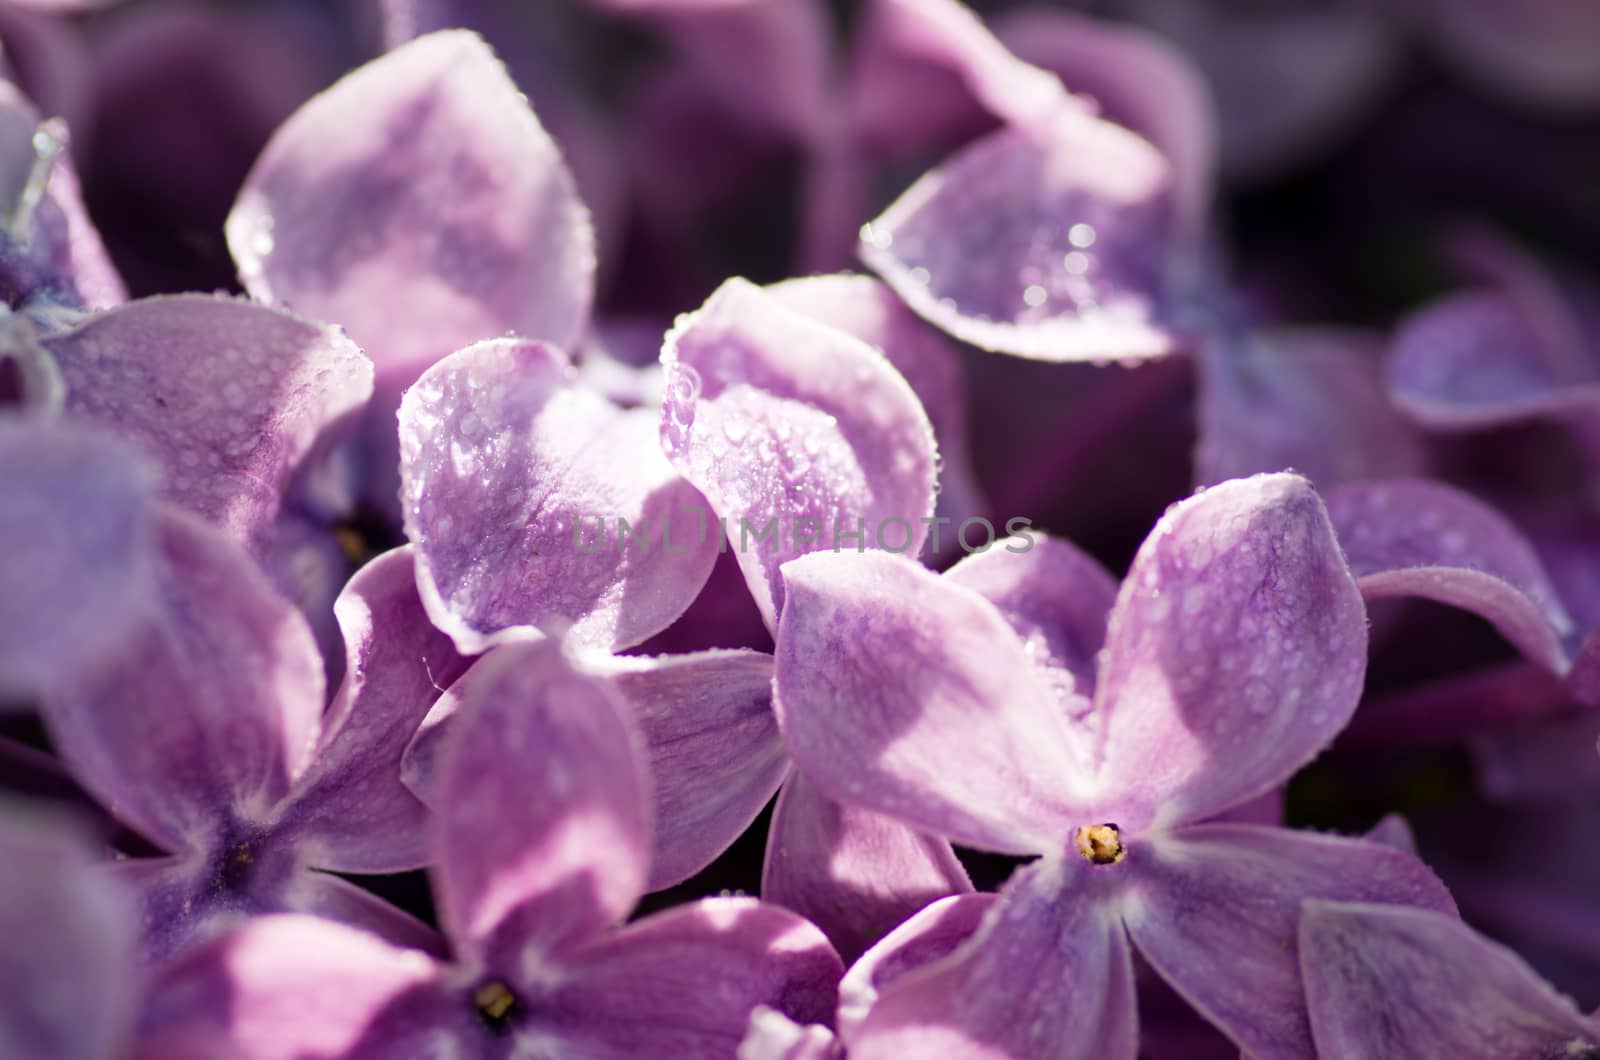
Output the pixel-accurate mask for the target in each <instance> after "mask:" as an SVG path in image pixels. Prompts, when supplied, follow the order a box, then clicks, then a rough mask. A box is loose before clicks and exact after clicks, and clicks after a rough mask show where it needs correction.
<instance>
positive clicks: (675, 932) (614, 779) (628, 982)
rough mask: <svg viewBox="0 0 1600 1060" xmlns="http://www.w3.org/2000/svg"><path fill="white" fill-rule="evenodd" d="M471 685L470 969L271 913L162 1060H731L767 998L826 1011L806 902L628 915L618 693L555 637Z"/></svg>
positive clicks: (623, 741) (177, 990) (463, 762)
mask: <svg viewBox="0 0 1600 1060" xmlns="http://www.w3.org/2000/svg"><path fill="white" fill-rule="evenodd" d="M474 677H475V683H474V685H473V687H472V691H471V692H470V693H469V702H468V703H467V704H466V716H465V717H464V718H463V721H462V724H461V725H460V726H459V727H458V728H457V730H456V733H455V735H454V737H453V745H452V747H451V750H450V752H449V755H448V759H449V761H448V765H447V766H446V767H445V775H444V778H443V797H442V799H441V802H440V805H439V813H438V815H437V817H436V818H435V823H434V826H433V829H432V832H431V840H430V842H431V846H432V851H433V858H432V860H433V862H434V881H435V893H436V898H437V900H438V902H439V906H440V911H441V916H442V919H443V922H444V925H445V930H446V932H447V934H448V935H449V937H450V940H451V944H452V949H453V960H452V962H451V963H448V964H443V963H438V962H435V961H433V960H431V959H430V958H427V957H425V956H424V955H422V954H420V953H415V952H411V953H404V952H402V951H397V950H394V949H392V948H390V947H387V946H383V945H381V944H379V943H377V942H376V941H372V940H364V939H360V938H358V937H356V936H354V935H353V934H351V933H350V932H349V931H348V930H346V929H341V928H338V927H336V926H333V925H325V924H321V923H316V922H307V921H303V920H291V919H276V918H269V919H264V920H260V921H257V922H255V925H254V926H252V927H249V928H247V929H245V931H244V932H241V933H239V934H237V935H234V936H232V937H230V938H224V939H220V940H218V941H217V942H216V943H214V944H212V945H211V946H209V947H207V948H204V949H201V950H198V951H195V952H193V953H192V954H191V955H190V956H189V957H188V958H187V960H186V961H185V963H184V965H183V967H182V968H181V970H179V971H178V972H177V973H176V974H175V975H174V976H173V977H172V979H171V981H170V984H169V986H168V987H167V988H166V989H165V990H164V991H163V992H162V993H161V994H159V995H158V996H156V997H155V998H154V999H153V1000H152V1002H151V1014H150V1016H149V1017H148V1019H147V1024H148V1025H149V1026H150V1027H151V1028H152V1035H153V1040H154V1041H156V1042H158V1043H162V1044H163V1045H165V1042H166V1041H167V1038H166V1037H165V1036H164V1035H163V1031H164V1030H165V1029H166V1028H171V1041H172V1047H171V1048H170V1049H169V1050H168V1051H167V1052H163V1053H161V1054H160V1055H164V1056H170V1057H174V1058H178V1057H189V1056H196V1057H198V1056H215V1055H217V1054H218V1052H226V1054H227V1055H230V1056H241V1057H246V1058H257V1057H266V1056H274V1057H276V1056H281V1055H286V1054H285V1053H284V1052H282V1051H281V1046H279V1045H278V1042H279V1041H280V1040H281V1038H282V1036H284V1035H285V1034H286V1033H287V1034H298V1035H312V1034H314V1035H316V1038H317V1041H318V1042H319V1043H321V1049H322V1050H323V1051H322V1052H321V1053H320V1055H327V1056H330V1058H331V1057H338V1058H349V1060H356V1058H366V1057H371V1058H375V1060H376V1058H380V1057H382V1058H389V1057H397V1056H423V1055H452V1056H465V1057H502V1056H503V1057H509V1056H513V1055H525V1054H527V1053H528V1052H530V1051H533V1050H540V1051H549V1050H553V1051H556V1052H573V1053H582V1054H583V1055H595V1056H622V1055H628V1054H637V1053H638V1051H639V1050H641V1049H642V1050H645V1053H644V1055H671V1056H675V1057H717V1056H727V1055H729V1054H730V1053H731V1052H732V1050H733V1048H734V1047H735V1045H736V1044H737V1042H738V1041H739V1039H740V1037H742V1036H743V1034H744V1032H745V1029H746V1023H747V1021H748V1018H749V1014H750V1012H751V1011H752V1009H754V1008H755V1006H757V1005H767V1006H771V1007H775V1008H777V1009H779V1010H781V1011H783V1012H785V1013H786V1014H788V1015H789V1016H791V1017H793V1018H795V1019H798V1020H801V1021H806V1022H810V1021H816V1020H826V1019H827V1018H828V1017H829V1014H830V1013H831V1010H832V1007H833V1004H834V996H835V983H836V981H837V978H838V975H839V974H840V972H841V970H842V969H841V967H840V965H839V961H838V957H837V956H836V955H835V954H834V953H833V951H832V949H831V948H830V947H829V946H828V944H827V943H826V942H825V941H824V940H823V938H822V936H821V935H820V934H819V933H818V932H817V931H816V929H815V928H813V927H811V926H810V925H809V924H807V923H805V922H804V921H803V920H800V919H799V918H797V917H795V916H793V915H792V914H789V913H786V912H784V911H782V910H779V909H776V908H774V907H771V906H766V905H763V904H761V903H759V902H756V901H753V900H750V899H740V898H731V899H707V900H705V901H702V902H699V903H696V904H693V905H690V906H686V907H682V908H679V909H675V910H672V911H670V912H667V913H663V914H659V915H656V916H652V917H648V918H645V919H643V920H640V921H639V922H637V923H635V924H632V925H629V926H627V927H622V928H615V927H613V925H614V924H615V923H616V922H617V921H618V920H619V919H620V918H621V917H623V916H624V915H625V914H626V913H627V911H628V909H629V908H630V907H631V906H632V905H633V903H634V902H635V900H636V899H637V898H638V896H639V894H640V892H641V889H642V887H643V885H644V882H645V879H646V877H647V875H648V873H649V866H648V856H647V850H648V848H649V845H650V838H649V833H650V828H651V822H650V813H649V803H648V796H647V793H648V789H649V779H648V776H647V775H646V773H645V772H644V770H643V768H642V765H641V763H640V761H639V759H638V758H637V752H636V751H635V749H634V741H635V739H636V738H635V736H634V734H633V733H632V731H631V724H630V722H629V720H628V718H627V711H626V710H625V708H624V707H623V706H622V705H621V704H620V703H618V702H617V701H616V700H615V699H614V698H613V697H612V696H611V694H610V693H609V692H608V690H607V689H606V686H605V685H604V684H602V683H599V682H596V681H594V680H592V679H590V678H589V677H587V676H585V675H583V674H581V673H579V672H577V671H575V670H573V669H571V668H570V667H569V666H568V665H567V663H566V662H565V661H564V660H563V659H562V656H561V652H560V650H559V649H558V648H557V647H556V646H555V645H552V644H537V645H515V646H509V647H507V648H504V649H500V650H498V651H496V652H495V653H494V654H493V655H491V656H490V657H488V658H487V659H486V660H485V661H484V663H483V664H482V665H481V666H480V667H479V668H477V669H476V670H475V671H474ZM290 953H293V954H295V961H294V968H295V971H294V974H293V975H292V976H286V975H285V974H284V972H285V971H286V970H287V968H288V967H289V964H288V963H287V961H288V959H289V958H288V955H289V954H290ZM341 984H351V985H352V986H355V987H356V989H355V990H353V991H350V992H348V993H347V992H343V991H341V990H340V989H339V988H340V987H341ZM224 997H228V998H232V1007H233V1008H235V1009H236V1010H237V1011H239V1012H241V1013H244V1014H246V1015H245V1017H244V1018H241V1019H230V1018H229V1017H228V1015H227V1013H228V1011H229V1009H230V1006H229V1005H226V1004H223V1003H222V998H224ZM329 997H333V998H336V999H337V1000H338V1002H339V1003H338V1004H337V1005H330V1004H328V1002H327V1001H326V1000H323V1001H321V1002H320V1003H319V1002H318V1000H317V999H319V998H322V999H327V998H329ZM302 1003H305V1004H310V1005H311V1006H312V1011H313V1012H314V1015H313V1016H311V1017H309V1018H303V1019H300V1020H297V1021H296V1027H295V1029H294V1030H292V1031H286V1030H285V1028H284V1027H283V1026H281V1025H280V1024H279V1023H277V1022H275V1021H273V1020H272V1019H270V1018H267V1016H266V1014H270V1013H273V1012H292V1011H296V1008H295V1006H297V1005H299V1004H302ZM207 1050H209V1051H207ZM293 1055H299V1054H293Z"/></svg>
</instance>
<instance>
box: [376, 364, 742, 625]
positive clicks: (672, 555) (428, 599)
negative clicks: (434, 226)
mask: <svg viewBox="0 0 1600 1060" xmlns="http://www.w3.org/2000/svg"><path fill="white" fill-rule="evenodd" d="M655 425H656V417H655V414H654V412H652V411H646V410H643V409H637V410H630V411H623V410H621V409H618V408H617V407H616V406H614V405H612V404H611V403H610V402H609V401H607V400H606V399H604V398H602V397H600V396H599V395H598V394H596V393H594V392H593V391H591V390H589V389H588V388H586V387H584V386H581V385H579V384H578V382H577V379H576V376H575V374H574V373H573V371H572V368H571V366H570V365H569V364H568V362H567V359H566V357H565V355H564V354H562V353H561V352H560V351H558V350H556V349H555V348H553V347H551V346H548V345H545V344H543V343H538V342H528V341H523V340H519V339H493V340H490V341H487V342H480V343H478V344H476V345H473V346H469V347H467V348H466V349H464V350H460V351H458V352H457V353H455V354H453V355H451V356H450V357H447V358H446V359H444V360H443V361H441V362H439V363H438V364H437V365H435V366H434V367H433V368H431V369H429V370H428V372H427V373H426V374H424V375H423V377H422V378H421V379H420V380H418V381H417V383H416V384H415V385H414V386H412V387H411V389H410V390H408V391H407V392H406V395H405V399H404V400H403V401H402V403H401V405H400V458H401V499H402V502H403V504H404V506H405V526H406V533H407V535H408V536H409V537H410V538H411V540H412V542H413V543H415V545H416V546H417V558H418V565H417V582H418V587H419V589H420V590H421V592H422V599H423V602H424V604H426V606H427V608H428V613H429V615H430V616H431V617H432V618H433V621H434V623H435V624H436V625H438V626H439V628H440V629H442V630H444V631H445V632H446V633H448V634H450V636H451V637H452V638H453V639H454V640H455V642H456V646H457V648H458V649H459V650H460V651H462V652H465V653H473V652H480V651H483V650H484V649H485V648H488V647H489V646H491V645H493V644H496V643H500V642H503V641H506V640H514V639H525V638H526V637H527V635H528V633H529V630H530V628H532V629H539V630H543V631H545V632H547V633H551V634H555V635H565V636H567V637H569V638H571V639H573V640H575V641H577V642H579V643H582V644H585V645H591V646H597V647H601V648H605V649H612V648H622V647H627V646H629V645H633V644H637V643H639V642H640V641H643V640H644V639H646V638H647V637H649V636H651V635H652V634H655V633H658V632H660V631H661V630H663V629H665V628H666V627H667V626H669V625H671V623H672V621H673V620H674V619H676V618H677V617H678V616H679V615H680V614H682V613H683V610H684V609H685V608H686V607H688V606H689V604H690V602H691V601H693V599H694V597H695V594H696V593H698V592H699V591H700V587H701V586H702V585H704V584H705V581H706V578H707V577H708V576H709V575H710V573H711V565H712V563H713V562H714V561H715V560H716V550H717V539H716V535H715V533H714V532H713V527H712V526H711V524H710V519H709V518H708V517H707V514H706V509H705V502H704V501H703V500H702V499H701V497H700V495H699V494H698V493H696V492H695V490H694V488H693V487H692V486H690V485H689V484H688V483H686V482H685V481H684V480H682V479H680V478H679V477H678V476H677V475H676V474H675V473H674V472H673V470H672V467H671V466H670V465H669V464H668V463H667V461H666V460H665V459H664V458H663V457H662V455H661V453H660V450H659V447H658V445H657V442H656V430H655ZM624 523H626V527H624V525H623V524H624Z"/></svg>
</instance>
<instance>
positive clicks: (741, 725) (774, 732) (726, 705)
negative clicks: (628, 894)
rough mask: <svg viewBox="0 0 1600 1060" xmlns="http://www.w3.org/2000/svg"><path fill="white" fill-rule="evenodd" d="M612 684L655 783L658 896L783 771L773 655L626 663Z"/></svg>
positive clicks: (706, 855)
mask: <svg viewBox="0 0 1600 1060" xmlns="http://www.w3.org/2000/svg"><path fill="white" fill-rule="evenodd" d="M611 682H612V687H613V688H614V689H615V690H616V692H617V694H618V695H620V696H621V697H622V699H623V701H624V702H626V703H627V705H628V706H629V707H630V708H631V709H632V711H633V717H634V720H635V722H636V723H637V724H638V726H639V733H640V736H641V737H642V738H643V739H644V750H645V757H646V758H647V759H648V760H649V763H650V776H651V778H652V779H653V780H654V782H655V820H656V828H655V849H654V853H653V855H652V857H651V865H650V883H649V888H650V890H653V891H654V890H660V889H661V888H663V887H670V886H671V885H673V884H675V883H681V882H683V881H684V880H686V879H688V878H689V877H690V876H693V875H694V874H695V873H697V872H699V871H700V870H701V869H703V868H705V867H706V866H707V865H709V864H711V862H712V861H713V860H714V859H715V858H716V857H717V856H718V855H720V854H721V853H722V852H723V851H724V850H726V849H728V846H729V845H730V844H732V842H733V841H734V840H735V839H737V838H739V836H740V835H741V834H743V833H744V830H745V829H746V828H748V827H750V823H751V822H752V821H754V820H755V818H756V815H757V814H758V813H760V812H761V808H762V807H763V806H765V805H766V804H767V803H768V802H770V801H771V799H772V796H773V795H774V794H776V792H777V790H778V785H779V784H781V783H783V778H784V777H785V776H786V775H787V774H788V773H789V755H788V753H787V752H786V751H785V750H784V746H783V739H782V738H781V737H780V736H779V735H778V721H777V718H775V717H774V716H773V713H772V657H771V656H770V655H767V654H765V653H762V652H755V651H708V652H697V653H695V654H693V655H685V656H661V657H658V658H655V659H634V658H630V657H626V656H624V657H621V658H619V659H617V660H616V670H615V671H614V672H613V673H612V675H611Z"/></svg>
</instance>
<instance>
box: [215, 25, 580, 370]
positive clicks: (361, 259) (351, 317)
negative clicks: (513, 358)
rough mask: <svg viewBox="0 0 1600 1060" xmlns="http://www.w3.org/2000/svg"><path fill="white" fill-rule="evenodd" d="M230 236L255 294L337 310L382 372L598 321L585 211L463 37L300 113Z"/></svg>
mask: <svg viewBox="0 0 1600 1060" xmlns="http://www.w3.org/2000/svg"><path fill="white" fill-rule="evenodd" d="M227 235H228V246H229V248H230V249H231V250H232V252H233V256H234V260H235V261H237V262H238V264H239V273H240V277H241V279H242V280H243V281H244V284H245V288H246V289H247V290H248V291H249V292H250V293H251V294H252V295H254V296H255V297H256V298H258V299H261V300H262V301H267V302H275V301H282V302H286V303H288V304H291V305H293V306H295V307H296V308H297V309H299V310H300V311H302V312H306V313H310V314H312V315H314V316H318V317H321V318H324V319H327V320H337V321H339V322H340V323H341V324H343V325H344V326H345V327H347V328H348V329H349V330H350V334H351V335H353V336H354V337H355V338H356V340H357V341H358V342H360V343H361V345H362V347H363V348H364V349H365V350H367V351H368V352H369V353H370V354H371V355H372V358H373V361H374V362H375V363H376V364H377V365H378V366H379V367H378V374H379V375H380V376H384V377H389V376H393V377H397V378H399V379H401V380H409V379H411V378H415V376H416V375H417V374H418V373H419V372H420V371H421V370H422V369H423V368H425V367H426V366H427V365H428V364H429V363H431V362H432V361H434V360H435V359H437V358H439V357H442V356H444V355H445V354H447V353H449V352H450V351H451V350H454V349H458V348H460V347H462V346H465V345H466V344H468V343H469V342H474V341H477V340H478V339H482V338H486V337H488V336H490V335H501V334H504V333H505V332H507V331H508V330H513V331H516V332H518V333H520V334H523V335H527V336H529V337H531V338H538V339H544V340H547V341H549V342H552V343H555V344H556V345H558V346H561V347H563V348H566V349H572V348H575V347H576V346H577V342H578V339H579V338H580V337H581V336H582V334H583V331H584V329H585V327H586V326H587V322H588V316H589V304H590V300H591V297H592V290H591V288H592V286H593V282H594V265H595V261H594V257H595V255H594V232H593V230H592V227H591V225H590V222H589V214H588V211H587V210H585V209H584V207H583V203H582V202H581V201H580V200H579V199H578V195H577V191H576V189H575V188H574V186H573V181H572V176H571V174H570V173H568V171H567V168H566V166H565V164H564V163H563V162H562V160H561V156H560V153H559V152H558V151H557V149H556V146H555V144H554V142H553V141H551V139H550V137H549V136H548V135H547V134H546V133H545V131H544V129H543V128H542V127H541V126H540V124H539V120H538V119H537V118H536V117H534V114H533V111H531V110H530V109H529V108H528V104H527V102H526V100H525V99H524V98H523V97H522V95H521V94H520V93H519V92H518V91H517V88H516V86H515V85H514V84H512V82H511V79H510V78H509V77H507V76H506V72H505V69H504V68H503V67H502V66H501V65H500V63H499V61H498V60H497V59H496V58H495V57H494V55H493V53H491V52H490V51H489V49H488V48H487V47H486V46H485V45H484V43H483V41H482V40H480V39H479V38H478V37H477V36H476V35H474V34H471V33H467V32H462V31H446V32H439V33H430V34H427V35H425V36H422V37H418V38H417V39H416V40H413V41H410V42H409V43H406V44H403V45H401V46H399V47H397V48H395V49H394V50H393V51H391V52H389V53H388V54H386V55H384V56H383V57H382V58H379V59H377V60H375V61H373V62H370V63H368V64H367V65H365V66H363V67H361V68H360V69H358V70H356V71H355V72H354V73H351V74H349V75H348V76H346V77H345V78H344V79H343V80H341V81H339V82H338V83H337V84H335V85H334V86H333V87H332V88H330V89H328V90H327V91H325V92H323V93H322V94H321V95H319V96H316V97H314V98H313V99H312V100H311V101H310V102H308V103H306V104H305V105H304V106H303V107H301V108H300V110H299V111H297V112H296V113H295V114H294V115H293V116H292V117H291V118H290V119H289V120H288V121H287V122H286V123H284V125H283V126H281V127H280V128H279V130H278V132H277V134H276V135H275V136H274V137H273V138H272V140H271V142H270V143H268V144H267V147H266V149H265V150H264V151H263V152H262V154H261V157H260V159H259V160H257V162H256V164H255V168H254V169H253V170H252V171H251V173H250V176H249V178H248V179H247V180H246V181H245V184H244V188H243V189H242V190H241V192H240V193H239V199H238V202H237V203H236V204H235V206H234V209H233V213H232V214H231V215H230V216H229V217H228V224H227Z"/></svg>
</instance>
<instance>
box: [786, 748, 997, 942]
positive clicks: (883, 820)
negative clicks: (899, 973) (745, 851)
mask: <svg viewBox="0 0 1600 1060" xmlns="http://www.w3.org/2000/svg"><path fill="white" fill-rule="evenodd" d="M971 890H972V882H971V881H970V880H969V879H967V872H966V870H965V869H963V868H962V867H961V862H960V861H958V860H956V855H955V851H954V850H952V849H950V844H949V843H948V842H947V841H945V840H943V839H939V838H937V837H935V836H930V835H924V834H922V833H920V832H915V831H913V830H912V829H910V828H908V827H906V826H905V825H903V824H901V823H900V822H898V821H896V820H893V819H892V818H889V817H885V816H883V815H882V814H879V813H874V812H873V811H871V810H861V809H856V808H854V807H850V806H844V805H841V804H840V803H837V802H834V801H833V800H832V799H830V798H828V797H827V796H826V795H824V794H822V793H821V792H820V791H818V790H817V789H816V788H815V787H814V786H813V785H812V784H811V782H810V781H808V780H806V778H805V777H804V776H802V775H796V776H794V777H791V778H790V779H789V782H788V783H787V784H785V785H784V788H783V792H782V794H780V795H779V796H778V805H777V808H776V809H775V810H773V812H772V824H771V827H770V830H769V831H768V832H767V858H766V864H765V866H764V867H763V868H762V872H761V897H762V898H763V899H765V900H766V901H769V902H776V903H777V904H779V905H781V906H784V907H785V908H787V909H793V910H794V911H795V912H797V913H799V914H800V915H802V916H804V917H805V918H806V919H807V920H810V921H811V922H812V923H813V924H816V925H817V926H818V927H819V928H821V929H822V930H823V932H824V933H825V934H826V935H827V936H828V938H829V939H831V940H832V941H833V944H834V945H835V946H836V947H837V948H838V950H839V953H840V955H842V956H843V957H844V958H845V960H847V961H853V960H854V959H855V958H856V957H858V956H860V955H861V953H862V952H864V951H865V950H866V949H867V948H868V947H869V946H871V945H872V944H873V943H875V942H877V941H878V940H879V939H881V938H883V937H884V936H885V935H887V934H888V933H889V932H890V931H891V930H893V929H894V928H895V927H896V926H898V925H899V924H901V923H903V922H904V921H905V920H906V919H907V918H908V917H910V916H911V915H912V914H914V913H916V912H917V910H919V909H921V908H922V907H923V906H925V905H927V904H928V903H929V902H931V901H934V900H935V899H938V898H943V897H945V896H946V895H952V894H961V893H963V892H969V891H971Z"/></svg>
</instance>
